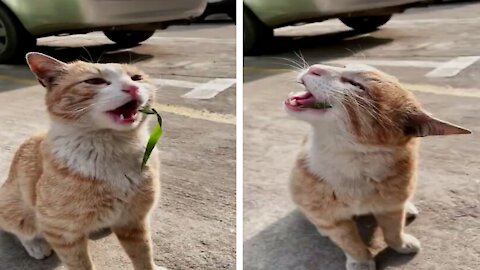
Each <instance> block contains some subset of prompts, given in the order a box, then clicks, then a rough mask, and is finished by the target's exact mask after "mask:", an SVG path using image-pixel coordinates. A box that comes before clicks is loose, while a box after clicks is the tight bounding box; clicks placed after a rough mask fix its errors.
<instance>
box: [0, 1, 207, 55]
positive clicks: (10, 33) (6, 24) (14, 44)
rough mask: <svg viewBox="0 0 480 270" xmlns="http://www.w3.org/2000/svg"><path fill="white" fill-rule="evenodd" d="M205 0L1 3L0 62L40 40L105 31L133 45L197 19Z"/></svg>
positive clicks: (205, 3)
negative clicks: (170, 27)
mask: <svg viewBox="0 0 480 270" xmlns="http://www.w3.org/2000/svg"><path fill="white" fill-rule="evenodd" d="M206 5H207V0H175V1H170V0H69V1H63V0H42V1H29V0H0V62H5V61H9V60H12V59H14V58H16V57H17V56H19V55H22V54H23V53H24V52H25V51H26V50H27V49H28V48H30V47H32V46H34V45H35V44H36V39H37V38H39V37H44V36H50V35H57V34H78V33H88V32H92V31H103V32H104V33H105V35H106V36H107V37H108V38H109V39H110V40H112V41H114V42H116V43H118V44H121V45H135V44H138V43H140V42H142V41H145V40H147V39H148V38H150V37H151V36H152V35H153V33H154V32H155V30H156V29H161V28H165V27H167V26H168V25H170V24H174V23H179V22H183V21H186V20H187V21H189V20H192V19H193V18H195V17H198V16H200V15H201V14H202V13H203V11H204V10H205V7H206Z"/></svg>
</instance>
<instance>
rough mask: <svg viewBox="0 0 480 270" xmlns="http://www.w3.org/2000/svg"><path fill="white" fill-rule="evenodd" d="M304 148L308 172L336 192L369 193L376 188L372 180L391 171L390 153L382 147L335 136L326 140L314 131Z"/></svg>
mask: <svg viewBox="0 0 480 270" xmlns="http://www.w3.org/2000/svg"><path fill="white" fill-rule="evenodd" d="M330 136H331V135H330ZM306 147H307V164H308V167H309V169H310V171H311V172H312V173H314V174H316V175H317V176H319V177H320V178H322V179H323V180H324V181H326V182H328V183H329V184H330V185H331V186H332V187H333V189H334V190H335V191H336V192H337V193H338V194H344V195H346V196H349V197H351V198H353V199H359V200H361V199H362V198H365V197H367V196H369V195H370V194H371V193H372V192H373V191H374V190H375V189H374V185H373V184H374V182H378V181H381V179H383V178H385V176H387V175H388V174H389V172H390V170H389V168H390V167H391V163H392V153H391V152H390V151H389V150H388V149H385V148H381V147H374V146H363V145H360V144H356V143H352V142H351V141H343V139H338V138H337V140H331V139H325V135H321V134H318V133H315V132H314V133H313V134H312V136H311V137H310V138H309V142H308V143H307V145H306Z"/></svg>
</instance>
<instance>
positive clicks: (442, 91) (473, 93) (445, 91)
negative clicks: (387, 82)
mask: <svg viewBox="0 0 480 270" xmlns="http://www.w3.org/2000/svg"><path fill="white" fill-rule="evenodd" d="M243 71H244V73H246V74H247V73H258V72H260V73H262V72H263V73H275V74H281V73H296V71H293V70H291V69H285V68H278V69H277V68H261V67H248V66H247V67H244V68H243ZM402 85H403V86H405V87H406V88H407V89H409V90H411V91H414V92H423V93H431V94H436V95H446V96H457V97H472V98H480V89H476V88H455V87H450V86H447V87H445V86H437V85H432V84H411V83H402Z"/></svg>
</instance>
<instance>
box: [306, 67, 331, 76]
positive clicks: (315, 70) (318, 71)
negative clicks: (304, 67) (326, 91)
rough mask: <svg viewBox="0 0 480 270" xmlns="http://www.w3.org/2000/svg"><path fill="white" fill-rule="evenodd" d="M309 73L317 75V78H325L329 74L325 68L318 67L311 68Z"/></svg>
mask: <svg viewBox="0 0 480 270" xmlns="http://www.w3.org/2000/svg"><path fill="white" fill-rule="evenodd" d="M307 73H308V74H312V75H315V76H323V75H325V74H326V73H327V71H326V70H325V69H323V68H320V67H318V66H311V67H310V68H309V69H308V71H307Z"/></svg>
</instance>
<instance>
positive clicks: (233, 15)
mask: <svg viewBox="0 0 480 270" xmlns="http://www.w3.org/2000/svg"><path fill="white" fill-rule="evenodd" d="M227 15H228V17H230V19H232V20H233V21H234V22H236V21H237V14H236V13H235V10H233V11H230V12H227Z"/></svg>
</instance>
